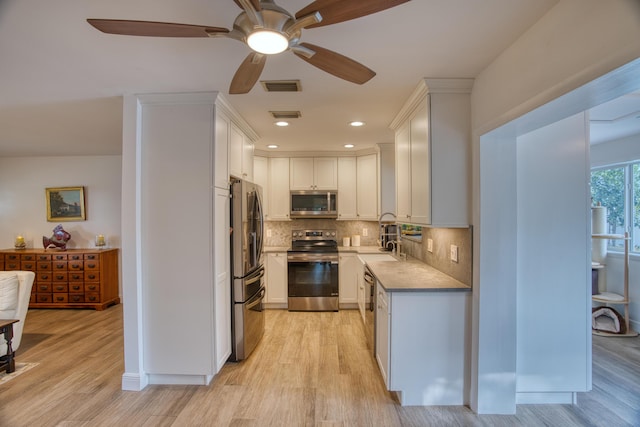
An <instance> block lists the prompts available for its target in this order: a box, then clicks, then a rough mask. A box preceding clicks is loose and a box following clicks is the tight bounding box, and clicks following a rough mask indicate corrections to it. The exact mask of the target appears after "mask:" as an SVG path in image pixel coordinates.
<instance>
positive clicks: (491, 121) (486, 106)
mask: <svg viewBox="0 0 640 427" xmlns="http://www.w3.org/2000/svg"><path fill="white" fill-rule="evenodd" d="M638 57H640V2H639V1H637V0H615V1H602V0H561V1H560V2H559V3H558V4H557V5H556V6H555V7H554V8H553V9H551V10H550V11H549V12H548V13H547V14H546V15H545V16H543V17H542V19H540V20H539V21H538V22H537V23H536V24H534V25H533V26H532V27H531V28H530V29H529V30H528V31H527V32H526V33H525V34H524V35H523V36H522V37H520V38H519V39H518V40H517V41H515V42H514V43H513V44H512V45H511V46H510V47H509V48H507V49H506V50H505V51H504V52H503V53H502V54H501V55H500V56H499V57H498V58H496V59H495V60H494V61H493V62H492V63H491V64H490V65H489V66H488V67H487V68H486V69H484V70H483V71H482V72H481V73H480V74H479V75H478V76H477V77H476V79H475V82H474V85H473V93H472V96H471V108H472V126H473V129H474V131H477V132H478V131H479V132H480V133H477V135H478V136H479V135H480V134H481V133H485V132H488V131H490V130H492V129H495V128H497V127H498V126H500V125H503V124H505V123H507V122H509V121H511V120H513V119H515V118H517V117H520V116H522V115H523V114H525V113H527V112H529V111H532V110H533V109H535V108H536V107H539V106H541V105H543V104H546V103H547V102H549V101H552V100H553V99H555V98H557V97H559V96H561V95H564V94H566V93H568V92H570V91H571V90H572V89H575V88H577V87H579V86H581V85H583V84H586V83H588V82H590V81H592V80H594V79H595V78H597V77H600V76H602V75H604V74H606V73H608V72H610V71H612V70H614V69H616V68H618V67H620V66H622V65H623V64H626V63H628V62H631V61H633V60H634V59H636V58H638ZM620 84H622V83H621V82H619V83H618V85H620ZM630 91H631V90H628V91H627V92H630ZM627 92H622V93H627ZM615 97H616V96H615V94H614V93H613V92H612V93H611V96H610V97H609V98H608V99H612V98H615ZM602 102H604V101H600V103H602ZM583 110H584V109H582V110H575V111H567V112H566V115H565V117H569V116H571V115H573V114H576V113H579V112H580V111H583ZM531 130H533V129H531Z"/></svg>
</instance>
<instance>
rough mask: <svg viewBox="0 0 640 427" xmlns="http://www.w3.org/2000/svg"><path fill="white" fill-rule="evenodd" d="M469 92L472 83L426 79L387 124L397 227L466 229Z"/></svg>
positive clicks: (466, 80)
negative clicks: (392, 142)
mask: <svg viewBox="0 0 640 427" xmlns="http://www.w3.org/2000/svg"><path fill="white" fill-rule="evenodd" d="M472 86H473V80H472V79H424V80H423V81H421V82H420V84H419V86H418V88H417V89H416V91H415V92H414V93H413V95H412V96H411V98H409V100H408V101H407V103H406V104H405V106H404V107H403V108H402V110H401V111H400V113H399V114H398V116H396V118H395V119H394V121H393V123H392V124H391V127H392V128H393V129H395V131H396V214H397V217H398V221H399V222H407V223H413V224H420V225H429V226H437V227H467V226H468V225H469V179H470V152H471V150H470V145H471V130H470V129H471V114H470V111H471V108H470V92H471V87H472Z"/></svg>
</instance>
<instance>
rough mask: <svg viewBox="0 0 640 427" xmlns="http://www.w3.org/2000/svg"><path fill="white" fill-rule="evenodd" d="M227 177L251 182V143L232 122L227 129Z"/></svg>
mask: <svg viewBox="0 0 640 427" xmlns="http://www.w3.org/2000/svg"><path fill="white" fill-rule="evenodd" d="M229 175H232V176H235V177H236V178H242V179H246V180H249V181H253V142H252V141H251V139H249V138H248V137H247V136H246V135H245V134H244V133H243V132H242V130H241V129H240V128H239V127H238V126H236V124H235V123H233V122H231V124H230V127H229Z"/></svg>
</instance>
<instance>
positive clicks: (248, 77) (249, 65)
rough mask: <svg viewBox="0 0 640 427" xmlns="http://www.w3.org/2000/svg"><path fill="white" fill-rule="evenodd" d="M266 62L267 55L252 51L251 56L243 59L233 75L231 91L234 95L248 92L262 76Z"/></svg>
mask: <svg viewBox="0 0 640 427" xmlns="http://www.w3.org/2000/svg"><path fill="white" fill-rule="evenodd" d="M266 62H267V56H266V55H262V54H260V53H256V52H251V53H250V54H249V56H247V57H246V58H245V59H244V61H242V64H240V67H239V68H238V71H236V74H235V75H234V76H233V80H231V86H230V87H229V93H230V94H232V95H239V94H243V93H248V92H249V91H250V90H251V88H253V86H254V85H255V84H256V82H257V81H258V79H259V78H260V74H262V69H263V68H264V64H266Z"/></svg>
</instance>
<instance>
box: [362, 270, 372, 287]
mask: <svg viewBox="0 0 640 427" xmlns="http://www.w3.org/2000/svg"><path fill="white" fill-rule="evenodd" d="M364 281H365V282H367V283H371V284H373V274H371V273H369V272H368V271H365V272H364Z"/></svg>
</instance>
